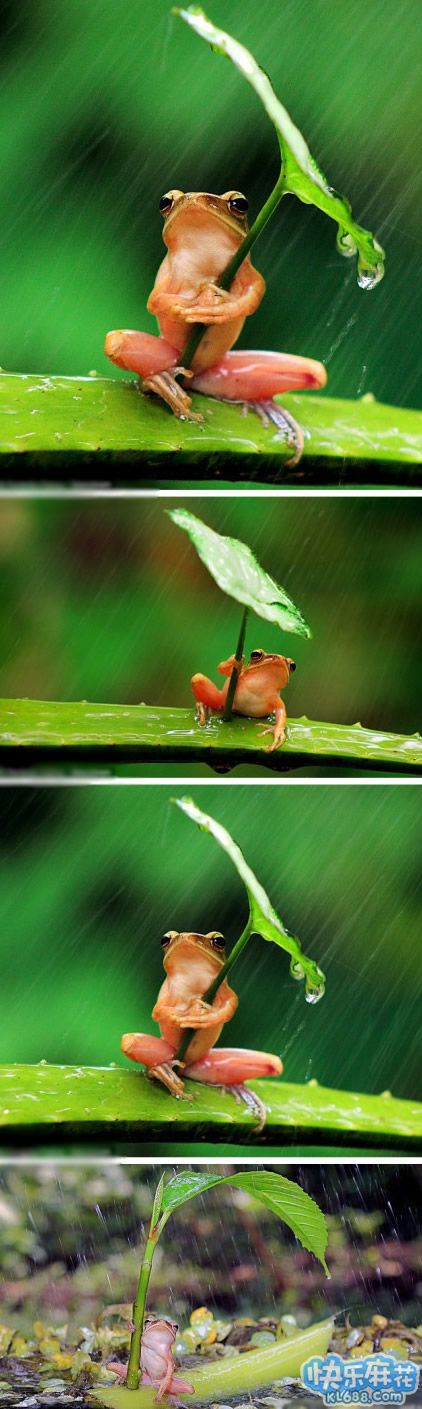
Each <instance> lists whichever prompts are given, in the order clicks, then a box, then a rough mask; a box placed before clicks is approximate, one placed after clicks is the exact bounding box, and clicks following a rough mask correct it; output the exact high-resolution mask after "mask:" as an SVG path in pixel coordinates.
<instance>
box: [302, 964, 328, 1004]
mask: <svg viewBox="0 0 422 1409" xmlns="http://www.w3.org/2000/svg"><path fill="white" fill-rule="evenodd" d="M316 975H317V979H316V981H315V980H312V979H310V978H307V980H306V987H305V999H306V1002H307V1003H319V1000H320V998H323V997H324V993H325V978H324V974H323V973H322V971H321V969H316Z"/></svg>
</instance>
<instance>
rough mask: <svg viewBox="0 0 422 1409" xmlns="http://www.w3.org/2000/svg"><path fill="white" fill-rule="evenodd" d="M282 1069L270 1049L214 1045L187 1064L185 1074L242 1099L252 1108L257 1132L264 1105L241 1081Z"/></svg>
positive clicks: (275, 1073)
mask: <svg viewBox="0 0 422 1409" xmlns="http://www.w3.org/2000/svg"><path fill="white" fill-rule="evenodd" d="M282 1070H283V1064H282V1062H281V1061H280V1058H279V1057H276V1056H275V1055H274V1054H273V1053H271V1052H255V1051H253V1050H251V1049H249V1048H247V1047H214V1048H213V1049H212V1051H210V1052H207V1053H206V1056H205V1057H201V1058H200V1060H199V1061H197V1062H192V1063H191V1064H190V1065H188V1066H187V1067H186V1070H185V1075H186V1076H187V1077H190V1078H191V1079H192V1080H193V1081H202V1082H204V1083H205V1084H208V1085H210V1086H221V1087H222V1088H223V1089H224V1090H228V1091H230V1092H231V1093H232V1094H233V1096H234V1097H235V1100H239V1101H241V1102H242V1104H245V1105H247V1106H248V1108H249V1110H251V1111H252V1114H253V1115H254V1116H255V1120H256V1122H257V1134H259V1131H260V1130H263V1128H264V1125H265V1121H266V1116H267V1111H266V1106H265V1105H264V1102H263V1101H261V1099H260V1097H259V1096H257V1095H256V1093H255V1092H254V1091H249V1090H248V1089H247V1088H246V1087H245V1086H244V1084H243V1083H244V1082H245V1081H250V1080H253V1079H257V1078H259V1077H263V1076H281V1073H282Z"/></svg>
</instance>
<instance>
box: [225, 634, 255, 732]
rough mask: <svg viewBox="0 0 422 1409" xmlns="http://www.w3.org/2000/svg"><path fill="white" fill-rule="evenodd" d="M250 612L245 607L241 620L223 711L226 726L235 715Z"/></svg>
mask: <svg viewBox="0 0 422 1409" xmlns="http://www.w3.org/2000/svg"><path fill="white" fill-rule="evenodd" d="M248 610H249V608H248V607H245V610H244V613H243V616H242V620H241V623H240V631H239V640H238V643H237V646H236V651H235V659H234V666H233V670H232V673H231V676H230V684H229V688H228V691H227V695H226V703H225V705H224V710H223V719H224V722H225V724H228V723H229V722H230V719H231V717H232V713H233V700H234V697H235V692H236V685H237V682H238V679H239V673H240V669H241V665H242V656H243V647H244V644H245V633H246V623H247V620H248Z"/></svg>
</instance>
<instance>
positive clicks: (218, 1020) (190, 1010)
mask: <svg viewBox="0 0 422 1409" xmlns="http://www.w3.org/2000/svg"><path fill="white" fill-rule="evenodd" d="M161 943H162V947H163V950H164V961H163V962H164V969H165V971H166V975H167V977H166V978H165V980H164V983H163V984H162V986H161V988H160V992H159V994H158V999H157V1002H156V1004H155V1007H154V1008H153V1010H152V1016H153V1018H154V1019H155V1020H156V1022H158V1024H159V1028H160V1032H161V1037H152V1036H150V1034H149V1033H142V1032H127V1033H125V1035H124V1037H122V1041H121V1048H122V1051H123V1052H124V1053H125V1056H127V1057H130V1058H131V1059H132V1061H134V1062H141V1063H142V1064H143V1066H146V1067H147V1068H148V1075H149V1076H152V1077H156V1079H157V1080H158V1081H161V1082H162V1083H163V1085H164V1086H166V1087H167V1089H168V1090H169V1091H171V1093H172V1095H174V1096H178V1097H180V1096H184V1097H185V1098H186V1092H185V1090H184V1084H183V1079H182V1076H180V1075H179V1074H178V1072H177V1071H176V1067H178V1068H179V1071H180V1072H183V1076H187V1077H191V1078H192V1079H193V1080H194V1081H203V1082H205V1083H208V1084H210V1085H214V1086H215V1085H217V1086H223V1087H228V1088H229V1089H230V1090H231V1091H232V1092H233V1094H234V1095H235V1096H236V1098H237V1099H240V1100H241V1101H244V1102H245V1103H246V1104H247V1105H248V1107H249V1109H250V1110H252V1113H253V1114H254V1116H255V1119H256V1120H257V1121H258V1130H262V1129H263V1126H264V1124H265V1118H266V1109H265V1106H264V1105H263V1102H262V1101H261V1100H260V1099H259V1097H258V1096H256V1095H255V1093H254V1092H252V1091H248V1090H246V1088H245V1087H244V1086H243V1082H244V1081H247V1080H250V1079H253V1078H254V1077H262V1076H279V1075H280V1074H281V1072H282V1070H283V1067H282V1063H281V1061H280V1058H279V1057H277V1056H274V1055H273V1054H271V1053H269V1052H256V1051H252V1050H249V1049H248V1048H246V1047H245V1048H242V1047H239V1048H236V1047H220V1048H217V1049H216V1048H215V1043H216V1042H217V1041H218V1038H219V1036H220V1033H221V1032H222V1029H223V1026H224V1023H226V1022H228V1021H229V1019H230V1018H232V1017H233V1014H234V1013H235V1012H236V1008H237V1004H238V999H237V996H236V994H235V993H234V992H233V989H232V988H230V987H229V985H228V983H227V982H226V979H223V982H222V983H221V984H220V986H219V988H218V989H217V992H216V994H215V997H214V998H213V1000H212V1002H211V1003H209V1002H207V1001H206V1000H205V999H204V996H203V995H204V994H206V993H207V991H208V989H209V988H210V986H211V984H212V983H213V981H214V980H215V978H216V976H217V974H218V973H219V972H220V971H221V969H222V967H223V965H224V962H225V941H224V939H223V936H222V935H221V934H219V933H218V931H216V930H211V931H210V932H209V933H208V934H194V933H192V934H190V933H180V934H179V933H178V931H177V930H169V931H168V932H167V934H165V935H164V937H163V939H162V941H161ZM190 1029H195V1031H194V1032H193V1033H192V1038H191V1040H190V1041H189V1044H188V1046H187V1049H186V1052H185V1055H184V1060H183V1061H178V1057H177V1053H178V1051H179V1047H180V1043H181V1040H182V1039H183V1036H184V1034H185V1033H186V1032H187V1031H188V1030H190Z"/></svg>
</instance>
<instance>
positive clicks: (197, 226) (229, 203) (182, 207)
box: [160, 191, 248, 245]
mask: <svg viewBox="0 0 422 1409" xmlns="http://www.w3.org/2000/svg"><path fill="white" fill-rule="evenodd" d="M160 211H161V214H162V216H164V229H163V240H164V244H165V245H174V244H176V243H179V242H180V241H182V240H183V239H185V237H188V236H189V235H190V234H191V233H192V232H193V231H195V230H196V231H197V232H198V233H199V232H201V231H202V232H206V231H209V230H214V232H215V233H216V231H217V226H218V225H219V224H220V225H221V224H222V225H224V226H225V227H226V228H227V229H229V230H231V232H232V234H234V235H236V236H237V243H238V244H240V241H241V239H242V238H243V236H244V235H246V232H247V229H248V217H247V213H248V201H247V199H246V196H244V195H242V192H241V191H224V194H223V195H222V196H214V195H212V194H211V193H210V192H209V191H166V193H165V195H164V196H162V197H161V200H160Z"/></svg>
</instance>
